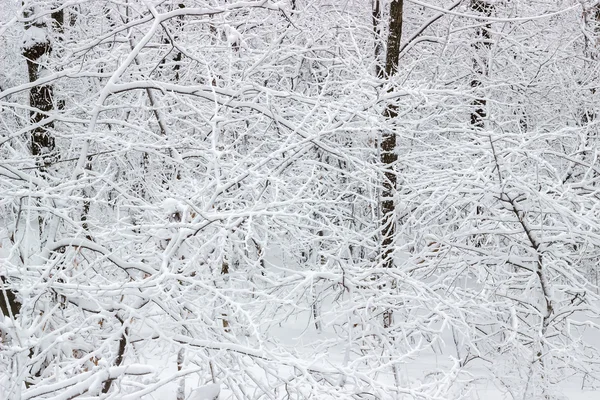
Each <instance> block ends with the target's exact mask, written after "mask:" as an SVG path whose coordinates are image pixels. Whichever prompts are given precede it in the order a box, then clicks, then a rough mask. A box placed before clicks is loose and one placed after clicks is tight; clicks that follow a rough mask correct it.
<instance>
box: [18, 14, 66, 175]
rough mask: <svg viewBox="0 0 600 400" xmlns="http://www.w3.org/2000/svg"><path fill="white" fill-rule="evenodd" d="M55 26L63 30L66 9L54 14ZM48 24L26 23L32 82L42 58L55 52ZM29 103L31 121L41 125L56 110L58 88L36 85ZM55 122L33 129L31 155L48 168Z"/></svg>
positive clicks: (37, 72)
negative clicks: (49, 35)
mask: <svg viewBox="0 0 600 400" xmlns="http://www.w3.org/2000/svg"><path fill="white" fill-rule="evenodd" d="M24 14H25V17H26V18H28V17H31V16H32V15H31V11H29V10H27V11H25V13H24ZM51 20H52V25H53V28H54V29H55V30H56V31H57V32H59V33H60V32H62V29H63V24H64V12H63V10H60V11H56V12H53V13H52V14H51ZM47 28H48V27H47V26H46V24H45V23H43V22H39V21H33V22H26V23H25V30H26V31H27V33H28V37H29V39H30V40H29V42H30V43H27V47H25V48H24V49H23V56H24V57H25V59H26V60H27V71H28V75H29V82H35V81H37V80H38V79H39V78H40V76H41V72H42V69H43V67H42V66H41V64H40V62H39V61H40V59H41V58H42V57H43V56H44V55H46V54H50V53H51V52H52V44H51V43H50V39H49V38H48V37H47ZM29 105H30V106H31V107H32V108H33V110H31V111H30V120H31V123H32V125H36V124H39V123H40V122H42V121H43V120H44V119H45V118H47V117H48V116H49V113H50V112H51V111H52V110H54V91H53V88H52V85H39V86H34V87H33V88H31V90H30V91H29ZM53 128H54V122H52V121H50V122H46V123H45V124H42V125H40V126H37V127H35V128H34V129H32V131H31V137H30V146H31V154H32V155H33V156H35V157H39V158H38V159H37V162H38V164H39V165H40V166H42V170H44V169H43V168H44V167H47V166H48V165H49V164H50V163H51V162H52V159H53V157H54V150H55V143H54V136H52V132H51V131H52V129H53Z"/></svg>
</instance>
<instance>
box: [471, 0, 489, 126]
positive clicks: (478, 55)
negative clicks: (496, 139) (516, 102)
mask: <svg viewBox="0 0 600 400" xmlns="http://www.w3.org/2000/svg"><path fill="white" fill-rule="evenodd" d="M493 9H494V6H493V5H492V4H490V3H488V2H487V0H471V10H473V12H475V13H478V14H483V15H484V16H486V17H490V16H491V15H492V11H493ZM491 30H492V25H491V24H486V25H484V26H482V27H479V28H477V34H476V37H477V40H476V41H475V43H474V44H473V48H474V49H475V56H474V57H473V79H472V80H471V87H472V88H473V89H475V90H477V89H479V88H480V87H481V86H482V85H483V83H482V79H483V77H484V76H486V75H487V73H488V62H487V57H488V54H487V53H488V52H489V49H490V46H491V39H492V34H491ZM478 95H481V94H480V93H478ZM473 106H474V109H473V111H472V112H471V126H472V127H473V129H476V130H481V129H483V128H484V124H485V122H484V120H485V118H486V116H487V115H486V110H485V108H486V106H487V100H486V99H485V97H484V96H481V97H478V98H476V99H475V101H473Z"/></svg>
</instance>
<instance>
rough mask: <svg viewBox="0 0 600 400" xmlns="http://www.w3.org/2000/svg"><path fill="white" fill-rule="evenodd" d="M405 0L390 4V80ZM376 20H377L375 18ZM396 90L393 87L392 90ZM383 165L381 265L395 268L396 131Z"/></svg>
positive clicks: (384, 147)
mask: <svg viewBox="0 0 600 400" xmlns="http://www.w3.org/2000/svg"><path fill="white" fill-rule="evenodd" d="M403 6H404V1H403V0H393V1H392V3H391V5H390V22H389V33H388V39H387V51H386V57H385V68H384V74H385V76H384V78H390V77H392V76H394V75H396V73H397V72H398V58H399V56H400V41H401V39H402V11H403ZM374 20H375V18H374ZM389 90H390V91H392V90H393V88H392V87H390V89H389ZM383 115H384V117H385V118H386V119H388V120H390V121H393V120H394V119H395V118H396V117H397V116H398V108H397V106H396V105H395V104H388V105H387V106H386V108H385V110H384V112H383ZM380 151H381V163H382V164H383V168H384V174H383V175H384V179H383V191H382V193H381V214H382V232H381V236H382V237H381V262H382V264H383V267H384V268H392V267H393V266H394V259H393V252H394V251H393V250H394V246H393V244H394V236H395V234H396V221H395V215H394V209H395V202H394V195H395V193H396V172H395V171H394V168H395V165H396V162H397V161H398V155H397V154H396V132H395V131H394V130H393V129H389V130H386V131H384V132H383V134H382V138H381V144H380ZM392 324H393V315H392V311H391V310H386V311H385V312H384V315H383V325H384V328H389V327H390V326H392Z"/></svg>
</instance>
